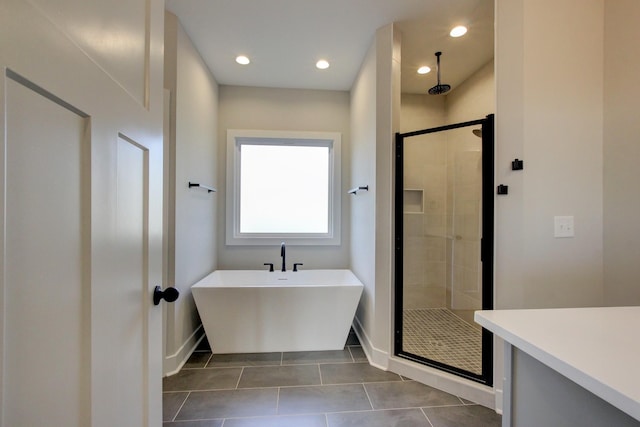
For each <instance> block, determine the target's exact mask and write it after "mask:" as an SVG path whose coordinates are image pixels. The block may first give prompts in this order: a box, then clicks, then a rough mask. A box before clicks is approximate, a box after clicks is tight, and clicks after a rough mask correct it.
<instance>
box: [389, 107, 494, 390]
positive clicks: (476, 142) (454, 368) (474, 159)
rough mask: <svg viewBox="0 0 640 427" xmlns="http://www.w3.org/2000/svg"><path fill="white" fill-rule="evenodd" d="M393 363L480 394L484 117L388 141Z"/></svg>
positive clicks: (487, 137)
mask: <svg viewBox="0 0 640 427" xmlns="http://www.w3.org/2000/svg"><path fill="white" fill-rule="evenodd" d="M395 209H396V215H395V220H396V227H395V232H396V248H395V250H396V251H395V252H396V253H395V256H396V264H395V265H396V278H395V279H396V284H395V292H396V312H395V354H396V355H398V356H400V357H403V358H407V359H411V360H414V361H417V362H420V363H423V364H426V365H429V366H432V367H436V368H438V369H441V370H445V371H448V372H451V373H454V374H456V375H460V376H463V377H466V378H470V379H473V380H475V381H478V382H481V383H484V384H488V385H490V384H491V382H492V339H491V334H490V333H489V332H488V331H485V330H483V329H482V328H480V326H479V325H477V324H475V323H474V322H473V312H474V311H475V310H480V309H491V308H492V299H493V284H492V275H493V272H492V253H493V115H490V116H487V118H485V119H480V120H475V121H470V122H465V123H458V124H452V125H448V126H442V127H437V128H432V129H424V130H419V131H415V132H408V133H402V134H397V135H396V194H395Z"/></svg>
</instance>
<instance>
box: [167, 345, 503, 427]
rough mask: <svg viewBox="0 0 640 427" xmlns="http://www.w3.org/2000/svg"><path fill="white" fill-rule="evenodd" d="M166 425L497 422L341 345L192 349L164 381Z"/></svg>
mask: <svg viewBox="0 0 640 427" xmlns="http://www.w3.org/2000/svg"><path fill="white" fill-rule="evenodd" d="M163 388H164V393H163V404H164V408H163V420H164V424H163V425H164V426H165V427H347V426H351V427H357V426H362V427H393V426H395V427H449V426H451V427H453V426H455V427H494V426H495V427H497V426H500V425H501V417H500V416H499V415H497V414H496V413H495V412H494V411H493V410H490V409H487V408H485V407H483V406H479V405H475V404H473V403H472V402H469V401H466V400H463V399H461V398H459V397H456V396H454V395H451V394H448V393H445V392H442V391H439V390H436V389H434V388H432V387H429V386H426V385H423V384H420V383H417V382H415V381H411V380H408V379H406V378H403V377H401V376H399V375H397V374H394V373H391V372H385V371H382V370H379V369H376V368H374V367H372V366H370V365H369V363H368V362H367V359H366V357H365V355H364V352H363V351H362V348H361V347H360V346H359V345H358V343H357V339H355V341H354V337H353V336H350V338H349V340H347V346H346V347H345V348H344V349H343V350H339V351H321V352H293V353H260V354H228V355H218V354H216V355H212V354H211V352H210V351H208V350H199V351H196V352H194V353H193V355H192V356H191V358H190V359H189V361H188V362H187V364H186V365H185V366H184V368H183V369H182V370H181V371H180V372H179V373H178V374H176V375H173V376H171V377H166V378H164V380H163Z"/></svg>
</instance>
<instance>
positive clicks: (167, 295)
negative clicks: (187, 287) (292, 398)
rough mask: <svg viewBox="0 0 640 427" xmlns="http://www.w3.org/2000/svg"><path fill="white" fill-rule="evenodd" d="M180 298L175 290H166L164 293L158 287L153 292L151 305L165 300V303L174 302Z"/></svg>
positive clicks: (178, 292)
mask: <svg viewBox="0 0 640 427" xmlns="http://www.w3.org/2000/svg"><path fill="white" fill-rule="evenodd" d="M179 296H180V291H179V290H177V289H176V288H172V287H171V288H167V289H165V290H164V291H163V290H162V288H161V287H160V286H156V288H155V289H154V290H153V305H158V304H160V301H161V300H163V299H164V300H165V301H166V302H174V301H175V300H177V299H178V297H179Z"/></svg>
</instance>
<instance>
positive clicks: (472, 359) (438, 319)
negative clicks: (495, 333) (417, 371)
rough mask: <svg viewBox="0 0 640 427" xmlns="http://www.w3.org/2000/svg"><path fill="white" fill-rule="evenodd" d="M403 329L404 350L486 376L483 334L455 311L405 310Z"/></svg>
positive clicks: (437, 309)
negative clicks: (483, 362)
mask: <svg viewBox="0 0 640 427" xmlns="http://www.w3.org/2000/svg"><path fill="white" fill-rule="evenodd" d="M402 326H403V330H402V350H404V351H406V352H408V353H412V354H415V355H418V356H422V357H425V358H427V359H431V360H436V361H438V362H442V363H446V364H447V365H450V366H455V367H457V368H460V369H464V370H466V371H469V372H473V373H476V374H481V373H482V350H481V348H482V332H481V330H480V329H478V328H475V327H473V326H472V325H470V324H468V323H467V322H465V321H464V320H462V319H461V318H459V317H458V316H456V315H455V314H454V313H453V312H452V311H451V310H448V309H446V308H429V309H416V310H404V312H403V322H402Z"/></svg>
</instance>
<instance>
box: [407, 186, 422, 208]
mask: <svg viewBox="0 0 640 427" xmlns="http://www.w3.org/2000/svg"><path fill="white" fill-rule="evenodd" d="M423 200H424V190H420V189H415V188H407V189H405V190H404V213H408V214H411V213H418V214H421V213H424V201H423Z"/></svg>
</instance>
